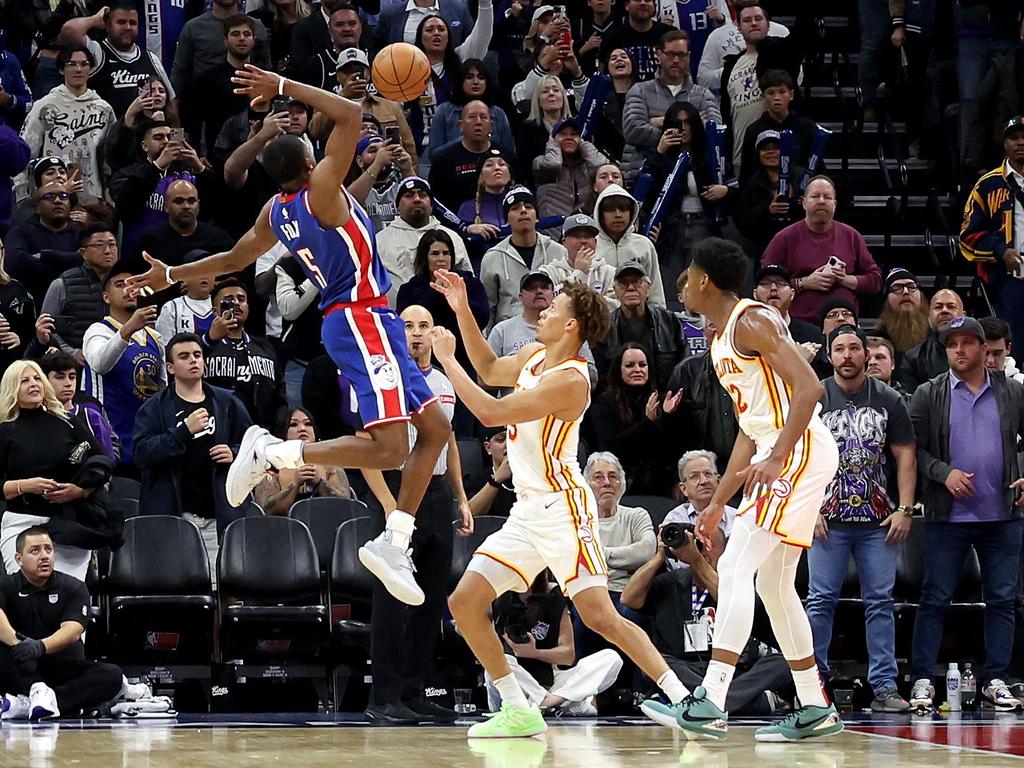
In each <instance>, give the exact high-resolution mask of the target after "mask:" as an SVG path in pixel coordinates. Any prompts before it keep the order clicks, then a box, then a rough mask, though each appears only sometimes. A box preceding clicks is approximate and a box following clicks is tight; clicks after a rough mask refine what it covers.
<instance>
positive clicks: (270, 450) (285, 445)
mask: <svg viewBox="0 0 1024 768" xmlns="http://www.w3.org/2000/svg"><path fill="white" fill-rule="evenodd" d="M303 445H305V443H303V442H302V441H301V440H285V441H284V442H282V443H274V444H273V445H268V446H267V448H266V452H265V456H266V457H267V461H269V462H270V463H271V464H272V465H273V467H274V469H298V468H299V467H301V466H302V465H303V464H305V463H306V462H305V461H303V460H302V446H303Z"/></svg>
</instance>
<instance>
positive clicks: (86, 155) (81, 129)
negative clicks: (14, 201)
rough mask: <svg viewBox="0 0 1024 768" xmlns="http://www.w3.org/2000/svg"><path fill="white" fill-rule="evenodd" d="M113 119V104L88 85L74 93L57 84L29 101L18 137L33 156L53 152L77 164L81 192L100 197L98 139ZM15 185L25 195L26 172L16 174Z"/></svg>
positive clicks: (19, 194) (65, 160) (52, 153)
mask: <svg viewBox="0 0 1024 768" xmlns="http://www.w3.org/2000/svg"><path fill="white" fill-rule="evenodd" d="M116 119H117V118H116V117H115V116H114V109H113V107H111V106H110V105H109V104H108V103H107V102H105V101H104V100H103V99H101V98H100V96H99V94H98V93H96V91H94V90H92V89H91V88H87V89H86V90H85V92H84V93H83V94H82V95H81V96H75V95H74V94H73V93H71V91H69V90H68V88H67V86H66V85H58V86H57V87H56V88H54V89H53V90H52V91H50V92H49V93H48V94H46V95H45V96H43V98H41V99H39V100H38V101H36V102H34V103H33V104H32V109H31V111H30V112H29V113H28V117H26V118H25V123H24V125H22V127H21V137H22V138H23V139H24V140H25V142H26V143H27V144H28V145H29V148H30V149H31V150H32V157H46V156H47V155H54V156H56V157H59V158H61V159H62V160H63V161H64V162H65V163H66V164H67V165H78V166H79V167H80V168H81V169H82V182H83V183H84V189H83V192H84V194H86V195H88V196H89V197H103V179H102V175H101V174H100V162H99V146H100V139H101V137H102V135H103V132H104V130H105V129H106V127H107V125H109V124H110V123H113V122H114V121H115V120H116ZM15 189H16V190H17V192H18V198H19V199H21V198H23V197H27V196H28V194H29V184H28V173H27V172H26V173H22V174H21V175H20V176H19V177H18V179H17V181H16V182H15Z"/></svg>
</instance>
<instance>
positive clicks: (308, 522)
mask: <svg viewBox="0 0 1024 768" xmlns="http://www.w3.org/2000/svg"><path fill="white" fill-rule="evenodd" d="M369 514H370V511H369V510H368V509H367V508H366V505H365V504H363V502H361V501H356V500H355V499H342V498H337V497H330V496H324V497H321V498H315V499H303V500H302V501H297V502H295V503H294V504H292V508H291V509H290V510H288V517H290V518H293V519H295V520H299V521H301V522H302V523H304V524H305V526H306V527H307V528H309V532H310V534H311V535H312V536H313V544H314V545H315V546H316V555H317V558H318V559H319V560H320V571H321V573H327V570H328V568H329V567H330V564H331V557H332V556H333V555H334V538H335V535H336V534H337V532H338V526H339V525H341V524H342V523H344V522H347V521H349V520H351V519H352V518H354V517H367V516H368V515H369Z"/></svg>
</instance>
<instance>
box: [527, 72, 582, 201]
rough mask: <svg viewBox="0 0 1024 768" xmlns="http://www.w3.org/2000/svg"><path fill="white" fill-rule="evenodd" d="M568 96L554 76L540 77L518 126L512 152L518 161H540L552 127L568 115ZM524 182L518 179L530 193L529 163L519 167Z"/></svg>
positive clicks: (569, 110)
mask: <svg viewBox="0 0 1024 768" xmlns="http://www.w3.org/2000/svg"><path fill="white" fill-rule="evenodd" d="M569 98H570V96H569V94H568V93H567V92H566V90H565V86H564V85H562V81H561V80H560V79H559V78H558V77H557V76H555V75H545V76H544V77H541V78H540V79H539V80H538V81H537V84H536V86H534V88H533V92H532V96H531V97H530V113H529V115H528V116H527V117H526V119H525V120H523V122H522V124H521V125H520V126H519V131H518V133H517V135H516V148H517V150H518V155H519V157H521V158H524V159H526V158H529V159H530V160H532V159H533V158H535V157H541V156H542V155H543V154H544V151H545V149H546V148H547V145H548V139H549V138H551V131H552V130H553V129H554V127H555V126H556V125H557V124H558V123H559V122H561V121H562V120H564V119H565V118H567V117H569V116H570V115H571V114H572V110H571V108H570V103H569ZM523 166H524V167H523V173H524V174H525V175H526V178H525V179H520V181H522V182H523V183H525V184H526V185H527V186H528V187H530V188H531V189H532V188H533V187H534V183H533V171H532V167H531V163H530V162H529V161H527V162H524V163H523Z"/></svg>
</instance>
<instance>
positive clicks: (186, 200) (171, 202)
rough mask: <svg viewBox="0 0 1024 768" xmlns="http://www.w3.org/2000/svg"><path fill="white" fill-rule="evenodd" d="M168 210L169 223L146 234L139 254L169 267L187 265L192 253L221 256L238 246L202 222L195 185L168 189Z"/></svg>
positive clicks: (177, 184) (180, 184)
mask: <svg viewBox="0 0 1024 768" xmlns="http://www.w3.org/2000/svg"><path fill="white" fill-rule="evenodd" d="M164 209H165V210H166V211H167V221H165V222H164V223H162V224H157V225H156V226H155V227H152V228H150V229H148V230H146V231H145V232H143V233H142V235H141V236H140V237H139V250H140V251H145V252H146V253H148V254H149V255H150V256H153V257H155V258H157V259H160V261H162V262H164V263H165V264H170V265H172V266H177V265H178V264H183V263H185V254H187V253H188V252H189V251H193V250H197V249H198V250H201V251H209V252H210V253H218V252H220V251H223V250H230V249H231V246H232V245H234V239H233V238H232V237H231V236H230V235H229V234H228V233H227V232H225V231H224V230H223V229H221V228H220V227H217V226H214V225H213V224H206V223H205V222H202V221H199V218H198V217H199V191H198V190H197V189H196V186H195V184H193V183H192V182H191V181H188V180H187V179H178V180H177V181H174V182H172V183H171V184H170V186H168V187H167V191H166V192H165V193H164Z"/></svg>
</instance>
